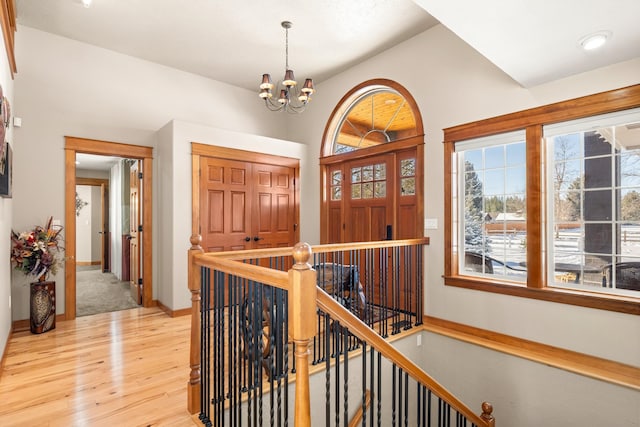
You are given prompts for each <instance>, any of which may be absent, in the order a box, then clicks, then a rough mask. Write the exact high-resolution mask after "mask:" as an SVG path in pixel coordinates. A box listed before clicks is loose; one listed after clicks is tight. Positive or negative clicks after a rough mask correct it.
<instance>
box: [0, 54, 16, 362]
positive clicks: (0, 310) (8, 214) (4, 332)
mask: <svg viewBox="0 0 640 427" xmlns="http://www.w3.org/2000/svg"><path fill="white" fill-rule="evenodd" d="M0 45H1V47H0V84H1V85H2V91H3V94H4V96H5V97H6V98H7V99H8V100H9V104H10V105H11V107H12V108H13V107H14V97H13V91H14V84H13V80H12V78H11V71H10V69H9V60H8V59H7V51H6V49H5V47H4V43H0ZM6 132H7V133H6V136H5V140H6V141H9V144H11V146H12V147H13V151H14V153H15V146H14V145H15V144H14V142H15V141H14V131H13V125H10V126H9V128H7V130H6ZM0 142H3V141H0ZM14 165H15V160H14ZM12 227H13V200H12V199H10V198H2V197H0V236H4V238H6V239H7V240H8V239H9V236H10V235H11V229H12ZM10 258H11V245H10V244H9V242H8V241H5V243H4V244H1V245H0V260H2V261H1V262H0V284H1V285H0V358H2V356H3V355H4V352H5V350H6V348H5V347H6V344H7V339H8V338H9V333H10V332H11V323H12V322H11V308H12V304H13V303H12V295H13V292H12V289H11V286H10V283H11V270H12V266H11V262H10Z"/></svg>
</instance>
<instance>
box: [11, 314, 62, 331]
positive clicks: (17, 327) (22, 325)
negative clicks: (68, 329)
mask: <svg viewBox="0 0 640 427" xmlns="http://www.w3.org/2000/svg"><path fill="white" fill-rule="evenodd" d="M63 320H66V318H65V315H64V313H62V314H56V324H57V323H58V322H61V321H63ZM11 329H12V330H13V332H23V331H28V330H30V329H31V324H30V322H29V319H22V320H14V322H13V324H12V325H11Z"/></svg>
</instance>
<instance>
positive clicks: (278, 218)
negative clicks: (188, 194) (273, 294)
mask: <svg viewBox="0 0 640 427" xmlns="http://www.w3.org/2000/svg"><path fill="white" fill-rule="evenodd" d="M294 172H295V171H294V169H293V168H289V167H286V166H277V165H268V164H261V163H252V162H243V161H236V160H228V159H220V158H213V157H204V156H203V157H201V158H200V234H201V236H202V247H203V249H204V250H205V252H217V251H228V250H244V249H257V248H269V247H287V246H293V245H294V244H295V241H294V240H295V228H296V224H295V215H296V210H295V185H294V177H295V175H294Z"/></svg>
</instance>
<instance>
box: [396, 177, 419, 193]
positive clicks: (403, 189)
mask: <svg viewBox="0 0 640 427" xmlns="http://www.w3.org/2000/svg"><path fill="white" fill-rule="evenodd" d="M400 194H401V195H403V196H415V195H416V179H415V178H402V180H401V181H400Z"/></svg>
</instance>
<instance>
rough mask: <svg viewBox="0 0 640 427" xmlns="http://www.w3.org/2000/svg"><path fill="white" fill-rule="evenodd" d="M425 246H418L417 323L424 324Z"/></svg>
mask: <svg viewBox="0 0 640 427" xmlns="http://www.w3.org/2000/svg"><path fill="white" fill-rule="evenodd" d="M422 249H423V246H422V244H419V245H417V246H416V302H417V310H416V325H422V313H424V281H423V276H422V267H423V251H422Z"/></svg>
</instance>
